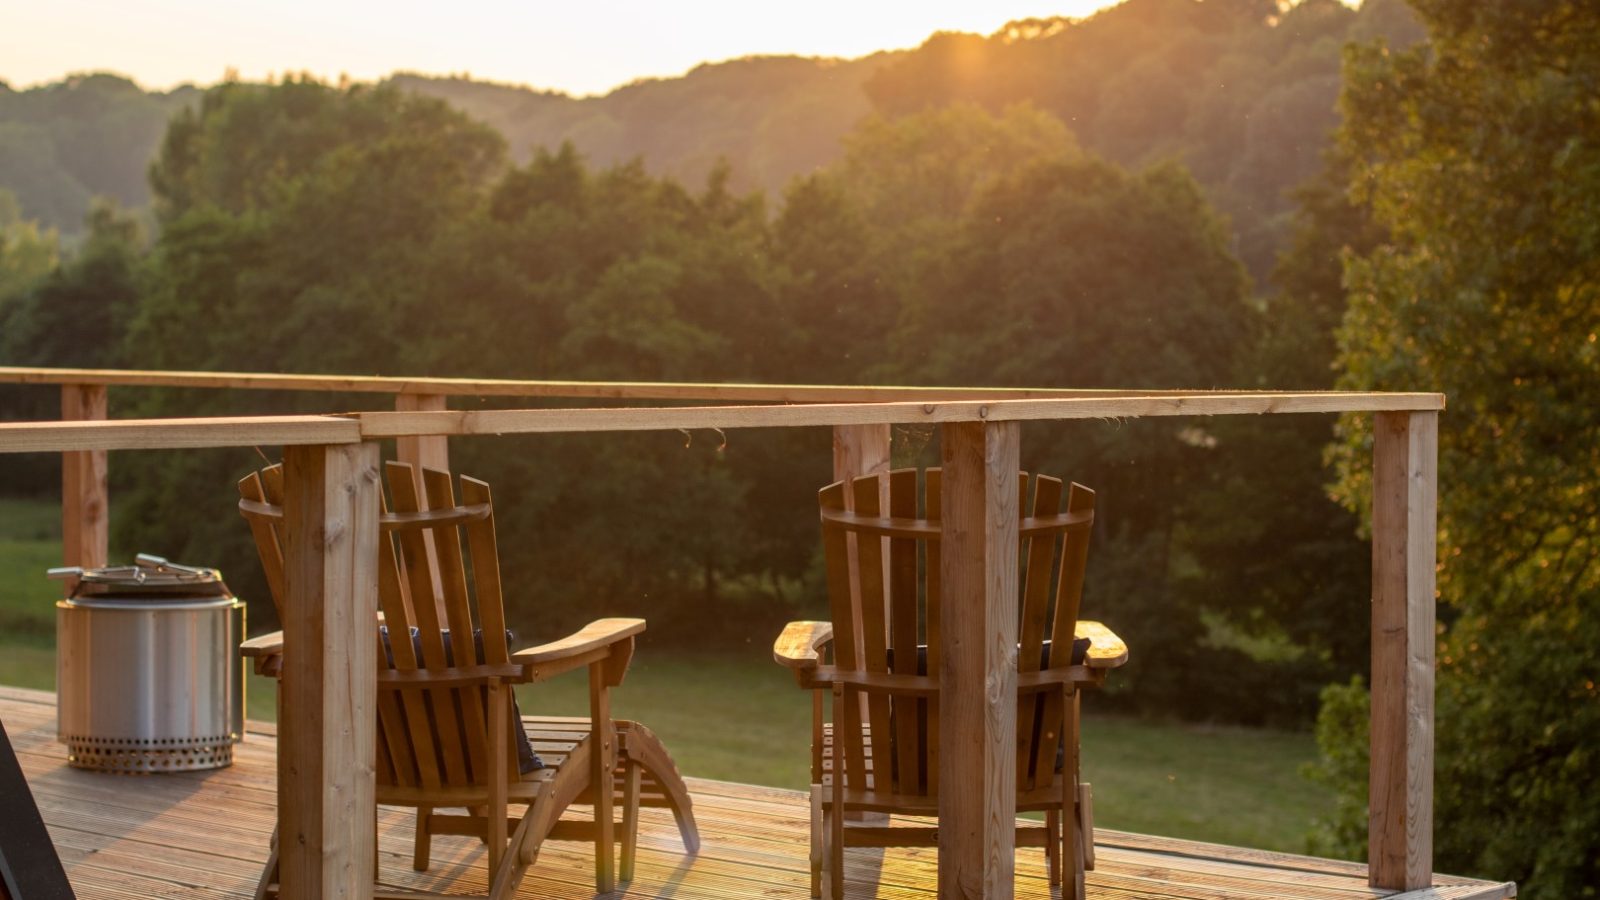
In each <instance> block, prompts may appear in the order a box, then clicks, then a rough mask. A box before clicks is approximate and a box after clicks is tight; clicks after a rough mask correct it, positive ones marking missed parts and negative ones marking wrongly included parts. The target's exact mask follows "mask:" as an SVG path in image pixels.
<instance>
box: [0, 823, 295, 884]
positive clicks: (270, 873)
mask: <svg viewBox="0 0 1600 900" xmlns="http://www.w3.org/2000/svg"><path fill="white" fill-rule="evenodd" d="M271 847H272V849H271V850H270V851H268V853H267V865H266V868H264V869H262V870H261V879H260V880H259V881H257V882H256V894H255V900H266V898H268V897H276V896H278V890H277V885H278V829H277V828H276V827H274V828H273V829H272V844H271ZM0 893H3V892H0Z"/></svg>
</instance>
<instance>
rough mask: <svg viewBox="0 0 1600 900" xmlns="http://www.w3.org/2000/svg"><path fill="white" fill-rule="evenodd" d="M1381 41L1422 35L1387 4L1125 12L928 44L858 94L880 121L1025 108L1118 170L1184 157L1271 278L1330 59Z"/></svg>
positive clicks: (1329, 81)
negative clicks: (949, 109) (950, 109)
mask: <svg viewBox="0 0 1600 900" xmlns="http://www.w3.org/2000/svg"><path fill="white" fill-rule="evenodd" d="M1369 7H1370V9H1369ZM1397 7H1399V8H1398V9H1397ZM1374 31H1376V32H1379V33H1383V34H1385V35H1387V36H1388V37H1390V38H1391V40H1394V41H1396V42H1397V43H1398V42H1405V41H1408V40H1411V39H1414V38H1415V32H1416V29H1415V26H1414V25H1409V23H1408V22H1407V17H1406V15H1405V10H1404V8H1403V7H1400V6H1399V4H1397V3H1394V2H1371V3H1365V4H1362V6H1361V8H1360V10H1354V9H1351V8H1349V7H1347V6H1345V5H1344V4H1341V3H1338V2H1335V0H1303V2H1299V3H1294V4H1292V5H1289V6H1288V8H1287V9H1286V10H1283V11H1280V10H1279V5H1278V4H1277V3H1273V2H1259V0H1236V2H1219V0H1207V2H1203V3H1194V2H1168V0H1128V2H1125V3H1121V4H1118V5H1117V6H1114V7H1110V8H1108V9H1105V10H1102V11H1101V12H1099V13H1096V14H1095V15H1093V16H1091V17H1089V18H1088V19H1084V20H1070V19H1046V20H1033V21H1029V22H1023V23H1013V24H1012V25H1011V26H1008V27H1007V28H1004V29H1002V30H1000V31H999V32H996V33H995V34H994V35H992V36H990V37H988V38H981V37H978V36H976V35H969V34H939V35H935V36H934V37H933V38H931V39H929V41H928V42H927V43H926V44H924V45H923V46H922V47H921V48H919V49H918V50H916V51H915V52H913V53H909V54H906V55H904V56H900V57H897V58H895V59H894V60H892V61H891V62H890V63H889V64H888V65H886V66H884V67H883V68H882V69H881V70H879V71H878V72H877V73H875V74H874V75H873V76H872V78H871V79H870V80H869V81H868V82H867V84H866V91H867V93H868V95H869V96H871V98H872V101H873V105H874V106H875V107H876V108H877V109H878V110H879V111H880V112H883V113H885V114H888V115H903V114H906V113H910V112H915V111H918V110H923V109H928V108H933V107H938V106H943V105H946V104H949V103H953V102H959V101H968V102H974V103H979V104H981V105H983V106H985V107H987V108H989V109H991V110H999V109H1002V108H1004V107H1006V106H1008V105H1010V104H1014V103H1018V102H1022V101H1027V102H1031V103H1033V104H1035V105H1037V106H1038V107H1039V108H1040V109H1043V110H1045V111H1047V112H1049V113H1051V114H1053V115H1055V116H1056V117H1057V118H1059V119H1060V120H1061V121H1062V122H1065V123H1066V124H1067V126H1068V127H1069V128H1071V129H1072V131H1073V133H1074V134H1076V135H1077V136H1078V139H1079V140H1080V141H1082V142H1083V145H1084V146H1085V147H1086V148H1088V149H1090V150H1092V151H1094V152H1097V153H1100V154H1103V155H1104V156H1106V157H1107V158H1109V159H1111V160H1113V161H1116V162H1118V163H1121V164H1122V165H1125V166H1144V165H1148V164H1150V163H1152V162H1154V161H1158V160H1162V159H1167V158H1173V157H1176V158H1179V159H1181V160H1183V161H1184V162H1185V163H1186V164H1187V165H1188V166H1189V167H1190V168H1191V169H1192V170H1193V172H1194V175H1195V178H1196V179H1197V180H1198V181H1199V182H1200V183H1201V184H1203V185H1205V186H1206V190H1207V193H1208V195H1209V196H1210V197H1211V198H1212V199H1213V201H1214V202H1215V203H1216V204H1217V206H1218V208H1219V209H1221V210H1222V211H1223V212H1224V213H1225V214H1226V215H1227V216H1228V217H1229V218H1230V219H1231V220H1232V225H1233V228H1234V231H1235V233H1236V234H1237V235H1238V239H1239V254H1240V257H1241V258H1242V259H1243V260H1244V262H1245V264H1246V265H1247V266H1248V267H1249V269H1250V271H1251V272H1252V273H1254V274H1255V275H1256V276H1257V277H1258V278H1262V279H1264V278H1265V276H1266V275H1267V273H1268V272H1269V271H1270V269H1271V266H1272V261H1273V258H1274V254H1275V252H1276V251H1277V250H1278V249H1279V248H1280V247H1281V246H1282V245H1281V243H1280V241H1281V225H1282V219H1283V218H1284V217H1285V216H1286V215H1287V214H1288V212H1289V210H1290V203H1289V200H1288V198H1287V196H1286V192H1287V191H1288V190H1289V189H1290V188H1292V187H1293V186H1295V185H1297V184H1299V183H1300V182H1302V181H1304V180H1305V179H1306V178H1308V177H1310V176H1311V175H1313V174H1314V173H1315V172H1316V171H1317V168H1318V159H1319V154H1320V153H1321V152H1322V150H1323V148H1324V147H1325V146H1326V140H1327V138H1326V136H1327V134H1328V131H1329V130H1330V129H1331V128H1332V127H1333V126H1334V125H1335V124H1337V119H1336V117H1335V111H1334V100H1335V98H1336V97H1337V95H1338V90H1339V49H1340V47H1341V46H1342V44H1343V43H1344V42H1345V40H1347V39H1348V38H1349V37H1351V36H1353V35H1355V34H1371V33H1373V32H1374Z"/></svg>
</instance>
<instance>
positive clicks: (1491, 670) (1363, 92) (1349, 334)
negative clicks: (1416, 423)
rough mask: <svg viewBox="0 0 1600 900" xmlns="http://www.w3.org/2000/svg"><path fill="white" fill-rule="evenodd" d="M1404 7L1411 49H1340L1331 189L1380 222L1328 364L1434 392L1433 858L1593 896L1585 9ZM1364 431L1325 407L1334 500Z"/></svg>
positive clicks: (1593, 382) (1597, 59)
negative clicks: (1410, 10)
mask: <svg viewBox="0 0 1600 900" xmlns="http://www.w3.org/2000/svg"><path fill="white" fill-rule="evenodd" d="M1416 6H1417V8H1418V11H1419V13H1420V14H1421V16H1422V18H1423V20H1424V22H1425V23H1426V24H1427V26H1428V28H1429V33H1430V36H1431V46H1430V48H1429V49H1427V50H1415V51H1411V52H1404V53H1397V52H1394V51H1392V50H1389V49H1388V48H1385V47H1383V46H1382V45H1375V46H1366V47H1360V48H1356V49H1354V50H1352V51H1351V52H1350V54H1349V59H1348V78H1349V87H1348V89H1347V91H1346V94H1345V98H1344V105H1345V110H1346V115H1347V117H1348V124H1347V125H1346V127H1345V131H1344V134H1343V136H1342V138H1343V144H1344V146H1345V147H1346V148H1347V152H1348V153H1349V154H1350V155H1351V157H1352V158H1353V161H1354V162H1353V174H1352V188H1353V191H1354V192H1355V196H1356V197H1357V198H1358V199H1359V200H1361V201H1363V202H1366V203H1370V205H1371V208H1372V211H1373V216H1374V217H1375V220H1376V222H1377V224H1378V225H1379V226H1381V228H1382V229H1384V230H1385V231H1386V232H1387V234H1388V235H1389V237H1388V238H1387V239H1386V240H1384V241H1383V242H1382V243H1380V244H1378V245H1377V246H1375V247H1372V248H1371V249H1370V250H1367V251H1366V252H1362V253H1360V254H1359V255H1356V256H1354V257H1353V258H1351V259H1350V260H1349V262H1348V264H1347V267H1346V278H1347V281H1348V284H1349V289H1350V304H1351V306H1350V312H1349V315H1348V317H1347V319H1346V321H1345V324H1344V326H1343V329H1342V331H1341V333H1340V339H1341V344H1342V347H1343V353H1342V356H1341V362H1342V365H1343V367H1344V374H1343V375H1342V376H1341V380H1340V383H1341V385H1342V386H1345V387H1351V388H1381V389H1407V388H1426V389H1442V390H1444V391H1445V392H1446V393H1448V394H1449V396H1450V409H1449V411H1447V412H1446V413H1445V414H1444V416H1443V418H1442V419H1441V435H1440V471H1441V492H1440V515H1441V519H1442V528H1441V534H1440V558H1441V560H1442V561H1443V563H1442V565H1441V567H1440V571H1439V590H1440V597H1441V600H1442V601H1443V603H1444V604H1445V608H1444V610H1443V615H1442V618H1443V619H1444V620H1445V622H1446V623H1447V624H1448V628H1447V629H1446V630H1445V632H1444V633H1443V635H1442V638H1441V641H1440V649H1439V687H1438V728H1439V731H1438V738H1437V750H1438V775H1437V781H1436V784H1437V786H1438V792H1437V804H1438V815H1437V818H1438V821H1439V822H1441V823H1447V824H1443V825H1442V826H1441V827H1440V828H1439V829H1438V830H1437V832H1436V834H1435V847H1436V850H1437V853H1438V857H1439V865H1440V867H1442V868H1443V869H1445V870H1450V871H1456V870H1460V871H1466V872H1482V873H1485V874H1491V875H1493V876H1494V877H1497V878H1515V879H1516V880H1517V881H1518V882H1519V883H1520V885H1521V887H1522V890H1523V894H1522V895H1523V896H1527V897H1532V898H1543V897H1563V898H1566V897H1594V896H1597V895H1600V893H1597V892H1600V818H1597V817H1600V813H1597V807H1596V806H1595V804H1594V803H1593V802H1592V799H1593V798H1592V797H1591V796H1590V793H1591V789H1592V786H1593V785H1594V783H1595V781H1596V777H1597V775H1600V760H1597V757H1596V751H1595V746H1596V745H1597V743H1600V690H1597V687H1596V682H1597V680H1600V672H1597V669H1596V657H1595V654H1594V648H1595V647H1596V646H1600V624H1597V623H1600V542H1597V536H1596V533H1595V529H1596V527H1597V522H1600V515H1597V513H1600V509H1597V508H1596V503H1597V494H1600V490H1597V488H1600V485H1597V484H1596V480H1595V472H1596V470H1597V462H1600V456H1597V453H1600V451H1597V449H1596V448H1597V447H1600V415H1597V413H1596V410H1597V409H1600V396H1597V393H1596V391H1597V386H1600V351H1597V349H1596V347H1597V345H1596V343H1595V338H1594V331H1595V322H1596V321H1600V225H1597V223H1600V216H1597V215H1596V210H1597V209H1600V144H1597V143H1596V142H1595V140H1594V139H1593V137H1592V136H1593V135H1595V134H1600V96H1597V94H1596V92H1595V87H1594V85H1595V84H1596V83H1597V80H1600V52H1597V50H1596V48H1597V47H1600V10H1597V9H1596V8H1595V7H1594V6H1593V5H1592V4H1583V3H1571V2H1554V0H1551V2H1539V3H1529V4H1514V5H1498V4H1477V3H1469V2H1465V0H1418V2H1417V3H1416ZM1368 440H1369V439H1368V437H1367V436H1366V435H1365V434H1364V433H1363V431H1362V429H1361V428H1360V427H1358V426H1357V424H1356V423H1354V422H1352V423H1348V424H1347V426H1346V427H1345V429H1344V442H1343V444H1342V445H1341V446H1340V452H1339V457H1338V458H1339V462H1340V465H1341V471H1342V476H1341V480H1340V483H1339V486H1338V490H1339V492H1340V494H1341V496H1343V497H1345V498H1348V502H1350V503H1351V504H1352V505H1359V500H1358V498H1364V497H1366V496H1367V474H1366V470H1367V463H1366V456H1367V451H1366V449H1365V446H1366V444H1367V442H1368ZM1329 752H1330V753H1335V754H1336V753H1339V752H1343V751H1342V750H1341V748H1340V744H1339V742H1338V741H1337V740H1335V741H1332V742H1330V745H1329ZM1345 787H1346V790H1347V792H1348V793H1349V795H1350V796H1351V797H1352V798H1353V797H1357V796H1360V794H1359V793H1358V791H1357V788H1358V786H1357V785H1355V784H1346V785H1345ZM1351 849H1354V848H1351Z"/></svg>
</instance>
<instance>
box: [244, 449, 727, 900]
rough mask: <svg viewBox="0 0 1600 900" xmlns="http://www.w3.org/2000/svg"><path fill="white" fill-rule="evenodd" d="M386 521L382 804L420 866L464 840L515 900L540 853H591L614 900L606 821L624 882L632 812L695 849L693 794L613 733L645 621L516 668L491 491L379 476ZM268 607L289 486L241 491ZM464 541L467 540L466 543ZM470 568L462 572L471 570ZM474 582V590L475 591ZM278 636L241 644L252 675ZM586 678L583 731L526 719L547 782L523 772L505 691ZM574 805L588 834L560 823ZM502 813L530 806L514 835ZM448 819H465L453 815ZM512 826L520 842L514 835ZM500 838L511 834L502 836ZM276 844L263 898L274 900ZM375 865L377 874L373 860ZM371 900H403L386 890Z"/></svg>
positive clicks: (633, 839) (569, 723) (541, 650)
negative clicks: (446, 843) (616, 696)
mask: <svg viewBox="0 0 1600 900" xmlns="http://www.w3.org/2000/svg"><path fill="white" fill-rule="evenodd" d="M387 475H388V483H389V500H388V502H387V503H386V504H385V505H386V506H387V507H389V510H385V511H381V514H380V510H377V509H374V510H373V514H374V515H379V516H380V519H379V521H380V539H379V554H380V560H379V585H378V598H379V609H380V617H381V624H380V623H379V622H374V623H373V626H374V627H373V639H374V640H376V641H378V660H379V663H378V666H379V668H378V672H377V673H376V677H377V679H378V749H377V760H376V768H377V802H378V803H380V804H385V805H391V806H411V807H416V809H417V832H416V851H415V856H414V860H413V862H414V866H415V868H416V869H417V870H418V871H423V870H425V869H427V867H428V863H429V854H430V841H431V838H432V836H433V835H470V836H476V837H478V838H480V839H482V840H483V841H484V842H485V843H486V844H487V845H488V864H489V871H490V888H489V893H488V894H487V895H485V896H487V897H489V898H495V900H499V898H506V897H511V896H512V895H513V894H515V893H516V889H517V884H518V883H519V881H520V880H521V878H522V876H523V874H524V872H526V870H527V868H528V867H529V866H530V865H532V864H533V862H534V861H535V859H536V858H537V856H538V853H539V849H540V847H541V845H542V844H543V842H544V841H545V840H550V839H555V840H584V841H592V842H593V843H594V845H595V886H596V889H597V890H598V891H599V892H600V893H602V894H604V893H608V892H610V891H612V890H613V889H614V888H615V887H616V883H617V876H618V873H617V872H615V871H614V869H613V862H614V859H613V857H614V846H615V844H614V842H615V837H616V836H615V831H614V829H615V827H616V826H615V822H614V817H615V814H616V813H615V810H616V808H617V807H619V806H620V808H621V815H622V822H621V854H622V860H621V872H620V878H621V880H622V881H623V882H626V881H629V880H631V878H632V877H633V868H634V858H635V850H636V847H637V829H638V810H639V808H640V807H641V806H650V807H665V808H668V809H670V810H672V813H673V815H674V817H675V818H676V820H677V824H678V828H679V832H680V834H681V836H682V838H683V843H684V847H685V848H686V849H687V850H688V852H689V853H694V852H696V851H697V850H698V849H699V844H700V838H699V833H698V831H697V829H696V827H695V822H694V814H693V811H692V809H691V806H690V800H689V792H688V790H687V788H686V787H685V786H684V783H683V778H682V776H680V775H679V774H678V771H677V768H676V767H675V766H674V765H673V762H672V758H671V757H670V756H669V755H668V754H667V751H666V748H665V747H663V746H662V744H661V742H660V740H658V739H657V738H656V736H655V735H654V734H653V733H651V732H650V730H649V729H647V728H645V727H644V726H642V725H640V724H638V723H635V722H628V721H620V720H613V719H612V718H611V712H610V704H611V700H610V696H611V695H610V689H611V688H613V687H616V686H617V685H619V684H621V683H622V679H623V675H624V674H625V673H626V671H627V668H628V663H629V661H630V659H631V658H632V655H633V643H634V636H635V635H636V634H638V633H639V632H641V631H643V630H644V627H645V623H644V620H642V619H601V620H598V621H595V622H592V623H590V624H589V625H588V626H587V627H585V628H584V629H583V630H581V631H579V632H577V633H576V634H573V635H571V636H569V637H566V638H563V639H561V640H558V641H554V642H552V643H547V644H543V645H540V646H537V647H532V648H529V649H526V650H521V651H516V652H512V650H511V649H510V647H509V644H508V637H509V634H508V632H507V631H506V625H505V611H504V607H503V605H502V597H501V583H500V563H499V557H498V555H497V549H496V542H495V530H494V508H493V504H492V502H491V498H490V493H489V486H488V485H487V484H484V483H483V482H481V481H477V480H474V479H471V478H467V477H465V476H463V477H462V478H461V497H460V499H459V500H458V499H457V498H456V496H455V493H454V490H453V486H452V484H451V477H450V475H449V473H446V472H441V471H437V470H434V469H424V470H422V471H421V473H420V474H419V473H417V472H416V471H415V470H414V469H413V468H412V467H411V466H410V465H408V464H405V463H389V464H388V466H387ZM239 493H240V496H241V500H240V501H239V509H240V512H241V513H242V514H243V515H244V517H245V519H246V520H247V521H248V522H249V524H250V529H251V532H252V533H253V535H254V536H255V540H256V549H257V550H258V551H259V553H260V556H261V562H262V566H263V568H264V569H265V571H266V576H267V582H268V585H269V586H270V589H271V592H272V595H273V600H274V601H275V602H276V603H278V605H279V609H280V610H281V608H282V598H283V594H284V565H283V540H284V535H283V510H282V503H283V470H282V467H281V466H272V467H270V468H267V469H265V470H263V471H262V472H260V473H251V474H250V475H249V476H247V477H245V478H244V479H243V480H241V481H240V482H239ZM463 538H464V540H463ZM469 561H470V563H469ZM469 580H470V584H471V587H470V588H469ZM282 651H283V638H282V634H281V633H279V634H273V635H267V636H264V637H261V638H256V639H254V640H252V641H249V642H247V643H246V644H245V654H246V655H247V656H250V657H253V658H254V659H255V662H256V670H257V672H260V673H262V674H268V675H276V674H277V673H278V672H279V671H280V670H281V662H282ZM583 668H587V669H588V673H589V710H590V718H588V719H572V718H540V717H535V716H529V717H524V718H523V719H522V720H521V723H520V724H521V725H522V727H523V728H524V729H525V730H526V733H527V735H528V736H529V739H530V741H531V745H532V749H533V750H534V751H535V753H536V754H537V755H538V758H539V759H541V760H542V761H543V764H544V767H543V768H539V769H535V770H532V771H525V769H527V768H528V766H529V763H528V762H527V761H525V762H524V764H523V765H520V766H519V761H518V748H517V741H518V738H517V735H516V734H515V732H516V731H517V727H518V724H519V723H518V720H517V718H516V717H515V714H514V712H513V710H514V704H515V699H514V698H513V697H512V696H511V686H512V685H516V684H526V683H531V682H538V681H543V680H545V679H547V678H550V677H552V676H554V675H557V674H560V673H562V672H567V671H572V670H575V669H583ZM572 804H585V805H591V806H593V808H594V816H593V819H592V821H560V819H561V816H562V814H563V812H564V811H565V810H566V809H567V807H568V806H570V805H572ZM508 806H524V807H525V811H524V812H523V814H522V815H521V817H520V818H519V819H516V820H514V821H511V822H508V820H507V808H508ZM444 808H462V809H464V810H465V812H462V813H455V814H446V813H443V812H441V811H440V810H441V809H444ZM513 826H514V827H513ZM508 827H512V830H511V832H510V833H509V834H508V833H507V829H508ZM276 861H277V839H276V837H274V840H273V851H272V858H271V860H270V861H269V863H268V865H267V871H266V872H265V873H264V874H263V876H262V880H261V886H260V888H259V889H258V891H257V896H258V897H265V896H274V895H276V891H277V888H276V884H275V881H276V874H275V870H276ZM374 863H375V864H376V860H374ZM377 896H379V897H390V896H407V894H404V893H397V892H393V891H384V890H380V891H379V892H378V894H377Z"/></svg>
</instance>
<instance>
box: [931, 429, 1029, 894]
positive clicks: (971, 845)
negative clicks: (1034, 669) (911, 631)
mask: <svg viewBox="0 0 1600 900" xmlns="http://www.w3.org/2000/svg"><path fill="white" fill-rule="evenodd" d="M1020 440H1021V427H1020V426H1018V425H1016V424H1014V423H961V424H954V425H946V426H945V427H944V428H943V430H942V431H941V436H940V441H941V454H942V457H943V476H942V477H943V498H942V501H941V502H942V505H943V510H942V513H943V525H944V535H943V538H942V540H941V542H940V544H941V556H942V558H941V561H940V565H941V576H940V577H941V582H942V584H941V590H942V593H941V595H940V597H939V612H940V628H941V638H942V646H941V647H940V667H939V680H940V719H939V748H940V750H939V752H940V757H939V785H940V790H939V896H940V897H942V898H951V900H954V898H977V897H983V898H990V900H1006V898H1009V897H1011V896H1013V893H1014V890H1015V875H1014V865H1015V861H1014V857H1015V849H1016V846H1015V845H1016V825H1015V821H1016V803H1017V798H1016V783H1017V781H1016V753H1017V748H1016V714H1017V712H1016V699H1015V698H1016V680H1017V660H1016V653H1017V649H1016V648H1017V591H1018V583H1017V581H1018V577H1017V556H1018V553H1019V547H1018V537H1017V519H1018V516H1019V510H1018V507H1017V501H1018V478H1017V470H1018V466H1019V458H1020Z"/></svg>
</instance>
